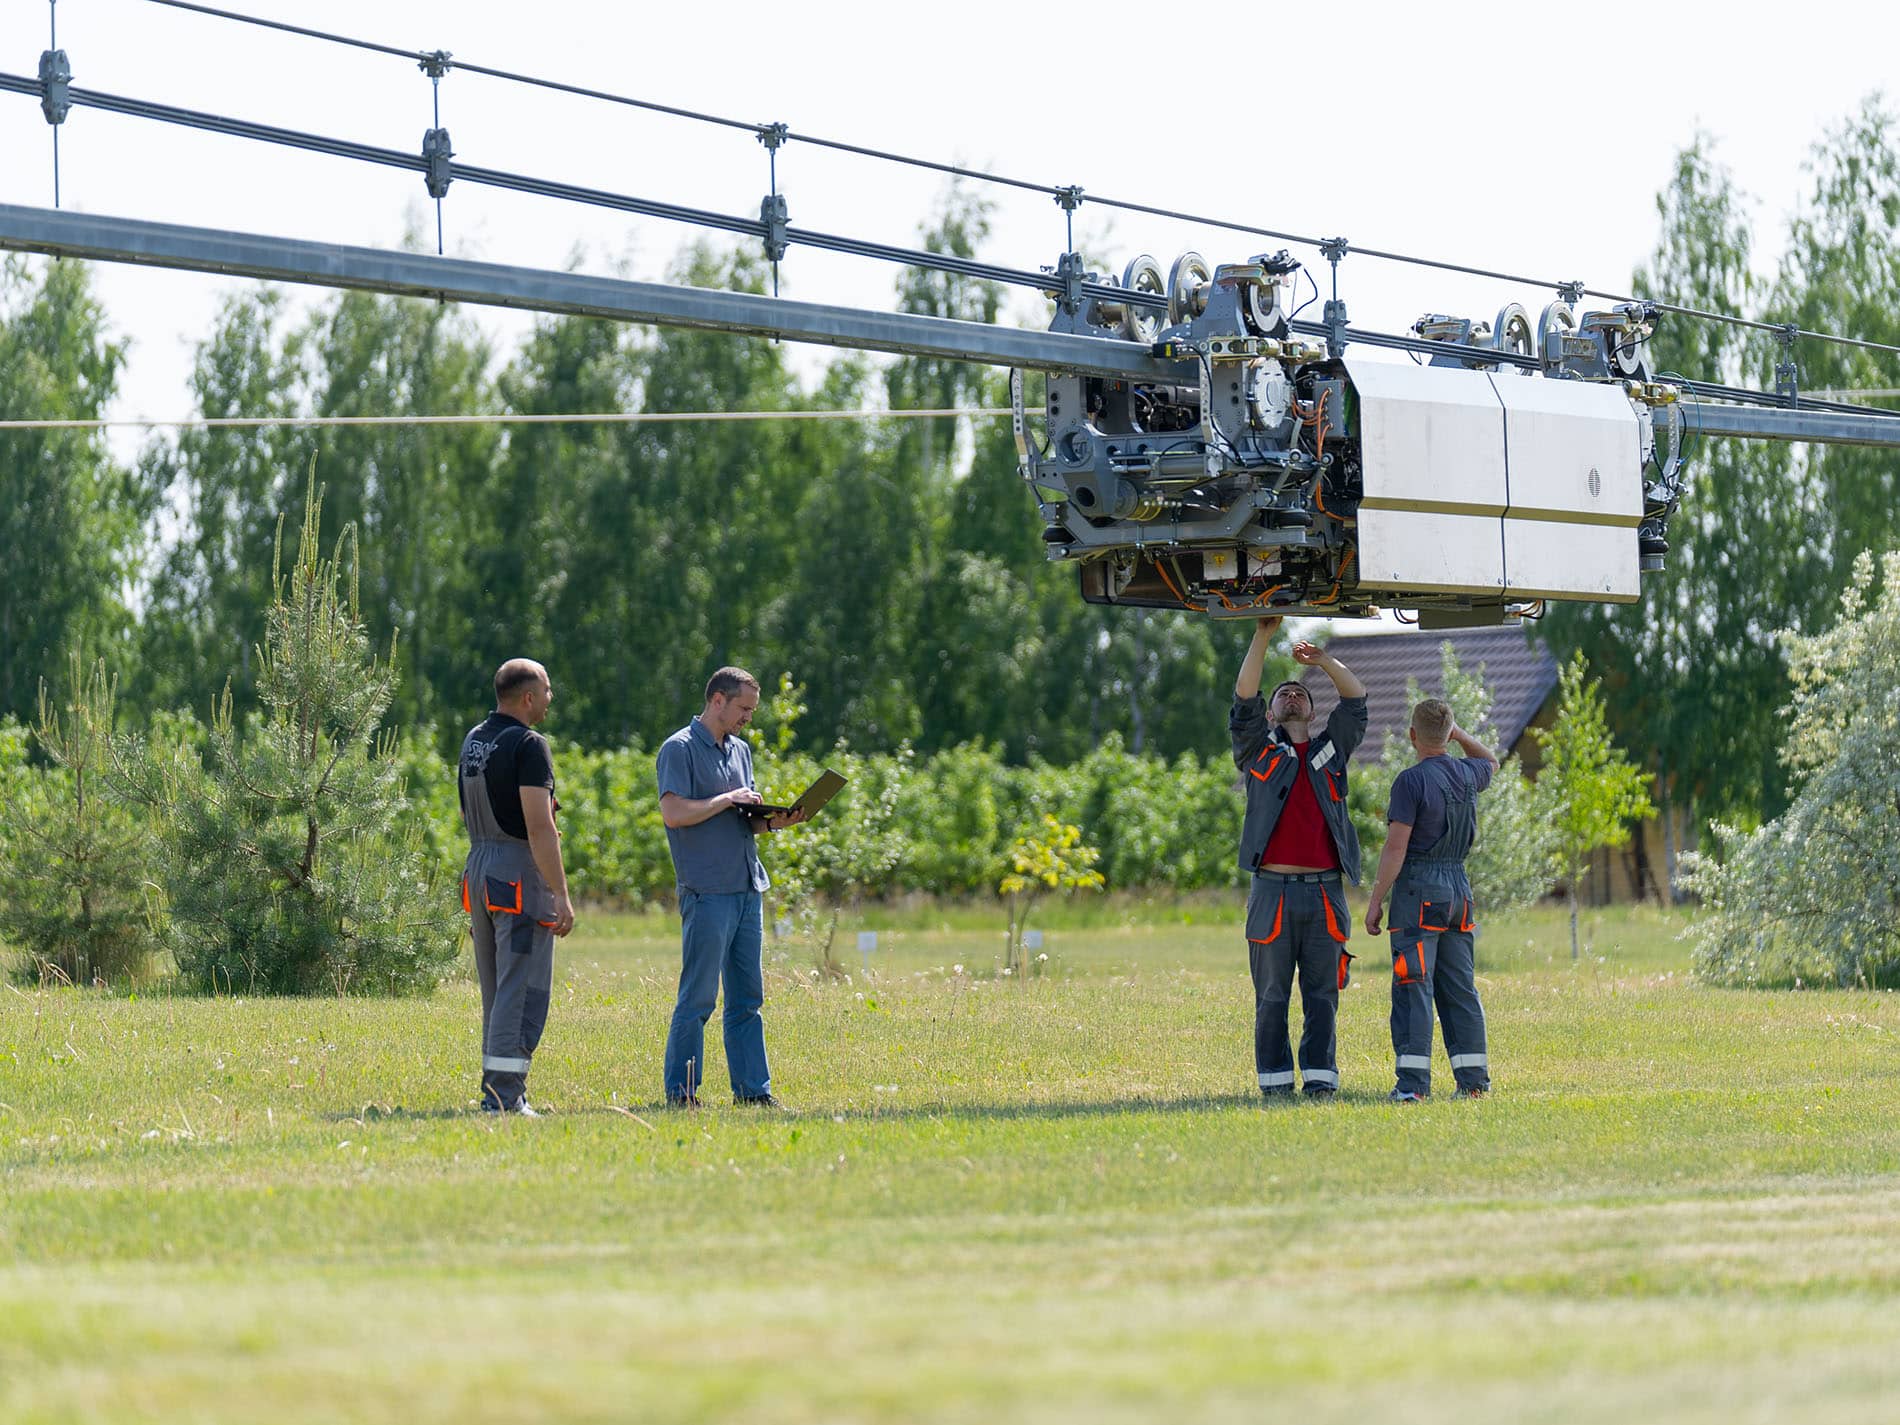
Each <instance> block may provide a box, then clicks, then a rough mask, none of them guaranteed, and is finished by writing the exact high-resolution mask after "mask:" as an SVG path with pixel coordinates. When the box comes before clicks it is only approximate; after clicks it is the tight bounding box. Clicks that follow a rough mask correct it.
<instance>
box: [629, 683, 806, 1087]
mask: <svg viewBox="0 0 1900 1425" xmlns="http://www.w3.org/2000/svg"><path fill="white" fill-rule="evenodd" d="M758 706H759V680H758V679H757V678H754V677H753V676H752V675H751V674H750V673H748V672H746V671H745V669H743V668H721V669H720V670H719V671H718V672H717V673H714V674H713V675H712V677H711V678H709V679H708V680H707V682H706V705H705V706H704V707H703V708H701V709H700V713H699V716H698V717H696V718H694V719H693V720H692V721H691V722H689V723H687V724H686V726H685V727H683V728H681V729H680V730H679V731H678V732H676V733H674V734H673V735H672V736H671V737H669V738H667V739H666V741H665V742H663V743H662V744H660V755H659V774H660V819H661V820H662V821H664V822H665V823H666V842H667V845H668V847H669V848H671V850H672V852H673V873H674V875H675V877H676V878H677V879H678V882H679V886H678V889H679V903H680V923H681V939H682V942H683V949H682V953H681V958H680V986H679V999H678V1001H677V1003H676V1004H675V1005H674V1008H673V1022H672V1026H671V1028H670V1029H669V1030H668V1031H667V1036H666V1060H665V1070H664V1073H665V1088H666V1097H667V1101H668V1102H669V1103H674V1104H678V1105H681V1106H683V1107H689V1108H697V1107H698V1106H699V1085H700V1081H701V1079H702V1078H703V1077H704V1070H705V1062H706V1059H705V1041H706V1033H705V1031H706V1021H707V1020H708V1019H711V1018H712V1012H713V1008H714V1006H715V1005H716V1004H717V1003H718V996H719V985H720V981H721V979H722V978H723V979H724V981H725V990H726V1011H725V1016H724V1021H723V1027H724V1029H725V1041H726V1072H727V1073H728V1075H729V1076H730V1077H731V1080H732V1098H733V1102H734V1103H747V1104H758V1105H762V1106H764V1107H768V1108H775V1107H777V1106H778V1100H777V1099H775V1098H774V1097H773V1096H772V1071H771V1069H770V1067H769V1066H768V1065H767V1064H766V1061H765V1023H764V1021H763V1019H761V1018H760V1014H759V1011H760V1009H761V1008H762V1007H763V1006H764V1004H765V972H764V967H763V965H762V963H761V958H762V953H763V948H764V935H763V929H764V913H763V898H762V893H763V892H764V891H765V889H766V887H767V886H769V885H770V884H771V882H770V881H769V880H767V879H766V875H765V867H763V866H761V865H760V864H759V853H758V850H757V848H756V847H755V845H754V844H753V838H754V835H755V833H756V832H757V831H759V830H761V829H763V830H765V831H778V830H781V829H782V828H784V827H787V826H791V825H794V824H795V823H797V822H799V821H802V820H804V817H803V814H802V813H798V812H791V813H785V814H781V815H778V816H772V817H760V816H757V815H754V814H751V813H749V812H747V811H746V810H745V809H746V808H747V807H751V806H757V805H758V804H759V802H760V801H761V800H762V798H761V797H760V796H759V793H758V790H757V789H756V788H755V787H754V786H753V784H752V748H751V746H750V745H749V744H748V743H747V742H746V740H745V739H744V738H743V737H741V736H739V733H740V731H741V730H742V729H743V728H744V727H745V726H746V724H748V723H750V722H751V721H752V714H753V713H754V712H755V711H757V710H758Z"/></svg>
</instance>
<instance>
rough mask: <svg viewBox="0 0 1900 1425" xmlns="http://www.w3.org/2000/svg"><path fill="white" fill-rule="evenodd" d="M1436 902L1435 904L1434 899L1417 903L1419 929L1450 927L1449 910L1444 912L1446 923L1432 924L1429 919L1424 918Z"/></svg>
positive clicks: (1444, 928) (1447, 928)
mask: <svg viewBox="0 0 1900 1425" xmlns="http://www.w3.org/2000/svg"><path fill="white" fill-rule="evenodd" d="M1436 904H1437V902H1436V901H1420V902H1419V903H1418V928H1419V929H1420V930H1450V929H1451V924H1450V920H1451V917H1450V914H1449V912H1447V914H1446V917H1445V919H1446V924H1444V925H1433V924H1432V923H1431V922H1430V921H1428V920H1426V918H1425V915H1426V912H1427V911H1429V910H1430V909H1431V908H1432V907H1433V906H1434V905H1436Z"/></svg>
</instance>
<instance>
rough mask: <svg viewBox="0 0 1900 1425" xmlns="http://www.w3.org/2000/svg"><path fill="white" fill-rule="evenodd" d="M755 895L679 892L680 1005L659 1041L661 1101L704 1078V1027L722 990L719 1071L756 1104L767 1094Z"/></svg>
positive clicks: (760, 930)
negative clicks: (662, 1047)
mask: <svg viewBox="0 0 1900 1425" xmlns="http://www.w3.org/2000/svg"><path fill="white" fill-rule="evenodd" d="M761 899H762V898H761V896H760V895H759V893H758V892H757V891H740V892H739V893H738V894H736V895H702V894H700V893H699V892H697V891H681V892H680V923H681V929H682V936H681V939H682V944H683V948H682V952H681V956H680V993H679V1002H678V1003H677V1004H676V1005H675V1006H674V1007H673V1024H672V1027H671V1028H670V1029H669V1030H668V1031H667V1035H666V1068H665V1077H666V1096H667V1097H668V1098H684V1097H685V1096H686V1095H687V1094H688V1093H695V1094H696V1093H698V1092H699V1089H700V1085H701V1083H702V1081H703V1080H704V1079H705V1077H706V1073H705V1070H706V1032H705V1031H706V1021H707V1020H709V1019H711V1018H712V1012H713V1006H714V1005H715V1004H717V1003H718V996H719V982H720V980H721V978H722V977H723V978H724V980H725V986H726V1012H725V1017H724V1021H723V1024H724V1028H725V1039H726V1072H727V1074H728V1075H730V1076H731V1079H732V1091H733V1092H734V1093H735V1094H737V1095H738V1096H739V1097H741V1098H757V1097H758V1096H759V1095H761V1094H767V1093H770V1092H771V1091H772V1071H771V1069H770V1068H769V1067H768V1066H767V1065H766V1062H765V1021H764V1020H763V1019H761V1018H760V1017H759V1010H760V1008H761V1007H762V1006H763V1005H764V1004H765V973H764V969H763V967H762V966H761V964H760V955H761V951H762V949H763V937H764V927H765V919H764V915H763V913H762V912H761V910H760V903H761Z"/></svg>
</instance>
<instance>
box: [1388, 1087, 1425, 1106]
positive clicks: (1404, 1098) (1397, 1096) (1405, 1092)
mask: <svg viewBox="0 0 1900 1425" xmlns="http://www.w3.org/2000/svg"><path fill="white" fill-rule="evenodd" d="M1427 1097H1428V1095H1426V1094H1422V1093H1414V1092H1412V1090H1410V1089H1393V1090H1392V1092H1391V1093H1389V1094H1387V1095H1386V1098H1387V1099H1388V1100H1389V1101H1390V1102H1392V1103H1423V1102H1425V1100H1426V1098H1427Z"/></svg>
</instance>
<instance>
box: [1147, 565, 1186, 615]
mask: <svg viewBox="0 0 1900 1425" xmlns="http://www.w3.org/2000/svg"><path fill="white" fill-rule="evenodd" d="M1153 563H1154V566H1155V573H1157V574H1159V575H1160V576H1161V582H1162V583H1164V584H1166V585H1167V586H1168V592H1169V593H1170V594H1173V595H1174V597H1175V598H1176V599H1178V600H1180V603H1181V607H1182V608H1184V609H1191V608H1193V607H1194V605H1192V604H1190V603H1189V602H1188V601H1187V595H1185V594H1183V593H1182V592H1181V591H1180V590H1179V589H1177V588H1175V587H1174V580H1172V579H1170V578H1169V577H1168V571H1167V569H1166V568H1165V567H1164V566H1163V565H1162V563H1161V561H1160V560H1159V559H1156V560H1154V561H1153Z"/></svg>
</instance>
